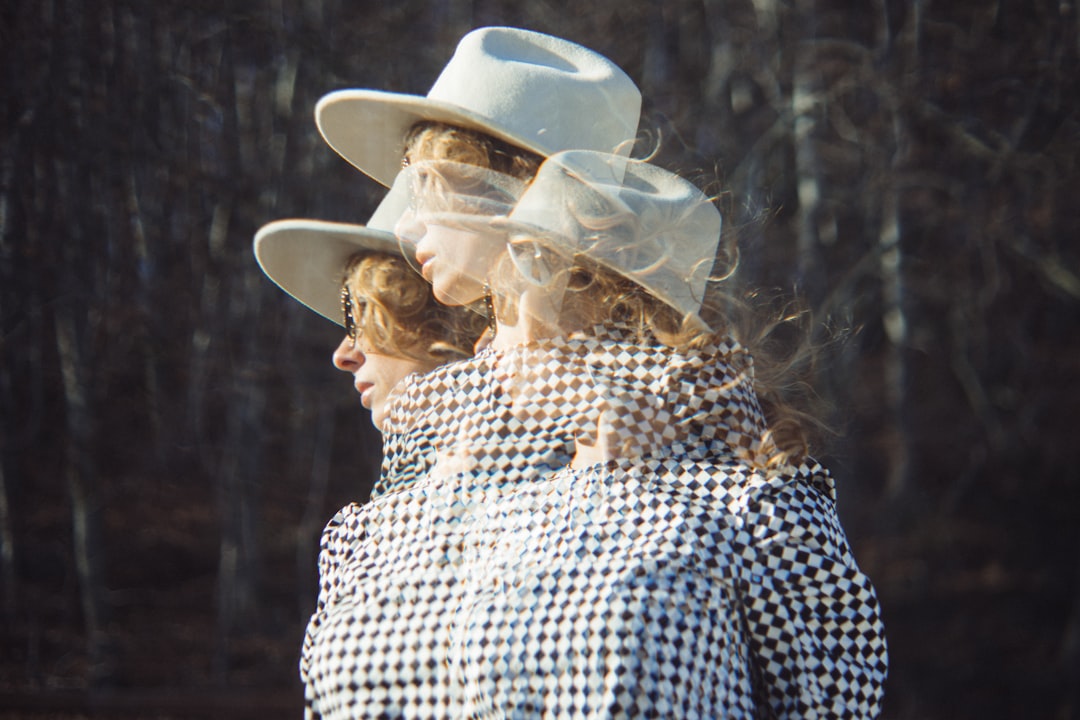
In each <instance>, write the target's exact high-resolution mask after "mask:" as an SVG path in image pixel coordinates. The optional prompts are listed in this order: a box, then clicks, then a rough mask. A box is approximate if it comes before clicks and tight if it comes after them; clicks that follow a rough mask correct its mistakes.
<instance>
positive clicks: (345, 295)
mask: <svg viewBox="0 0 1080 720" xmlns="http://www.w3.org/2000/svg"><path fill="white" fill-rule="evenodd" d="M341 314H342V315H343V316H345V334H346V335H348V336H349V337H350V338H351V339H352V341H353V345H355V344H356V343H357V342H359V341H360V330H359V328H357V326H356V316H354V315H353V303H352V293H350V292H349V286H348V285H342V286H341Z"/></svg>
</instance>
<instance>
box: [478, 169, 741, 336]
mask: <svg viewBox="0 0 1080 720" xmlns="http://www.w3.org/2000/svg"><path fill="white" fill-rule="evenodd" d="M497 224H498V225H500V226H502V227H504V228H505V229H506V230H507V231H508V232H510V233H511V234H523V235H526V236H533V237H535V238H536V239H538V240H540V241H541V242H542V243H545V244H548V245H550V246H552V247H553V249H556V250H557V251H558V250H561V251H564V252H569V253H572V254H582V255H585V256H587V257H589V258H590V259H592V260H594V261H595V262H597V263H599V264H601V265H604V266H606V267H607V268H609V269H610V270H613V271H614V272H616V273H618V274H620V275H622V276H624V277H627V278H629V279H631V280H633V281H634V282H636V283H638V284H639V285H641V286H642V287H644V288H645V289H646V290H648V291H649V292H650V293H652V294H653V295H654V296H656V297H657V298H659V299H660V300H662V301H664V302H666V303H667V304H669V305H671V306H672V307H673V308H675V309H676V310H678V311H679V312H680V313H682V314H683V315H684V316H686V317H689V318H691V319H692V320H693V321H695V322H696V323H697V324H699V325H700V326H702V327H708V326H707V324H706V323H705V322H704V320H703V319H702V318H701V305H702V301H703V300H704V297H705V292H706V289H707V285H708V281H709V278H710V275H711V271H712V265H713V262H714V261H715V259H716V253H717V250H718V248H719V244H720V230H721V225H722V218H721V216H720V211H719V210H718V209H717V208H716V205H715V204H713V202H712V201H711V199H710V198H709V197H708V196H706V195H705V194H704V193H703V192H701V190H699V189H698V188H697V186H695V185H694V184H693V183H691V182H690V181H689V180H686V179H685V178H682V177H680V176H679V175H676V174H675V173H672V172H670V171H668V170H665V169H663V168H661V167H658V166H656V165H652V164H651V163H647V162H644V161H642V160H631V159H628V158H625V157H621V156H617V155H612V154H608V153H596V152H590V151H580V150H578V151H568V152H563V153H557V154H555V155H552V156H551V157H550V158H548V159H547V160H546V161H545V162H544V163H543V165H541V166H540V170H539V171H538V172H537V174H536V177H535V178H534V179H533V181H532V183H531V184H530V185H529V186H528V188H527V189H526V190H525V192H524V194H523V195H522V196H521V198H520V199H519V201H518V203H517V205H516V206H515V208H514V210H513V212H511V213H510V215H509V217H508V218H507V219H506V220H505V221H499V222H498V223H497Z"/></svg>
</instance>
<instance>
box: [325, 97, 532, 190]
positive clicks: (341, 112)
mask: <svg viewBox="0 0 1080 720" xmlns="http://www.w3.org/2000/svg"><path fill="white" fill-rule="evenodd" d="M421 121H433V122H442V123H447V124H449V125H457V126H459V127H464V128H467V129H470V130H479V131H481V132H483V133H485V134H487V135H491V136H493V137H495V138H498V139H500V140H504V141H506V142H508V143H510V144H511V145H515V146H517V147H520V148H523V149H525V150H530V151H532V152H535V153H537V154H538V155H541V156H544V157H547V156H548V155H550V154H551V148H548V147H546V146H544V145H543V144H539V143H537V142H535V141H533V140H530V139H529V138H527V137H524V136H522V135H519V134H516V133H514V132H511V131H509V130H507V129H506V128H503V127H501V126H499V125H497V124H494V123H492V122H491V120H490V119H488V118H486V117H484V116H482V115H479V114H477V113H474V112H471V111H469V110H465V109H464V108H461V107H458V106H456V105H452V104H450V103H445V102H441V101H439V100H431V99H429V98H427V97H424V96H422V95H406V94H401V93H392V92H384V91H381V90H338V91H336V92H332V93H329V94H327V95H324V96H323V97H322V98H321V99H320V100H319V102H318V104H317V105H316V106H315V124H316V125H317V126H318V128H319V132H320V133H321V134H322V136H323V139H324V140H326V143H327V144H328V145H329V146H330V147H332V148H333V149H334V150H335V151H336V152H337V153H338V154H339V155H341V156H342V157H343V158H345V159H346V160H348V161H349V162H350V163H352V164H353V165H354V166H355V167H356V168H357V169H358V170H360V171H361V172H363V173H364V174H365V175H368V176H369V177H371V178H373V179H374V180H376V181H378V182H380V183H382V184H383V185H387V186H389V185H390V183H392V182H393V180H394V177H395V176H396V175H397V173H398V171H399V170H401V156H402V153H403V152H404V149H405V134H406V133H407V132H408V131H409V129H410V128H411V127H412V126H413V125H415V124H416V123H417V122H421Z"/></svg>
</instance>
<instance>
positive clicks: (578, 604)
mask: <svg viewBox="0 0 1080 720" xmlns="http://www.w3.org/2000/svg"><path fill="white" fill-rule="evenodd" d="M451 138H453V139H451ZM472 138H474V134H473V133H470V132H468V131H465V130H463V129H461V128H454V127H447V126H439V125H436V124H431V123H424V124H421V125H419V126H417V127H416V128H415V130H414V132H413V133H412V134H411V135H410V137H409V141H408V142H407V149H406V156H405V157H406V160H407V163H406V164H407V166H408V168H409V170H407V172H415V173H416V174H417V175H418V176H419V177H418V179H417V180H416V181H414V183H413V186H414V193H416V194H418V195H419V196H420V197H417V198H414V202H413V207H414V211H413V214H412V216H408V215H407V216H406V217H405V218H404V219H403V221H402V222H400V223H399V226H398V227H399V234H404V235H405V236H406V237H405V240H406V241H407V242H406V244H407V245H414V246H415V248H416V254H417V261H418V262H419V263H420V264H421V265H422V267H423V270H424V273H425V276H426V277H427V278H428V279H429V280H431V282H432V283H433V285H434V286H435V288H436V295H437V296H438V297H441V298H442V299H446V298H450V299H451V300H453V301H455V302H458V303H470V302H475V301H477V300H482V299H484V296H485V295H487V296H488V297H487V302H489V303H490V305H491V306H492V307H493V309H494V313H493V316H494V317H495V318H496V319H497V320H496V324H495V327H494V328H493V330H494V332H495V335H494V339H493V341H492V343H491V348H490V350H489V351H485V352H483V353H481V354H480V355H478V356H477V357H476V358H474V359H472V360H469V361H466V362H465V363H463V364H462V363H459V364H455V365H454V366H449V367H447V368H445V369H444V370H443V371H436V372H435V373H432V374H431V375H429V376H427V377H425V378H424V379H422V380H421V381H419V382H414V383H406V387H405V389H404V390H403V392H402V395H401V397H400V398H399V400H398V401H397V402H395V404H394V406H393V408H392V409H391V413H390V415H391V418H394V417H395V415H396V416H398V417H402V418H404V417H416V416H424V415H432V416H439V417H453V418H454V419H455V422H453V423H449V424H448V426H447V427H449V428H453V430H448V431H446V432H444V433H443V434H442V436H441V437H437V438H431V437H428V438H427V441H428V443H429V444H430V445H431V446H432V447H434V448H436V456H437V457H436V459H435V461H434V463H433V465H432V469H431V472H430V473H429V474H430V475H431V476H434V477H440V476H443V477H446V478H448V479H451V480H452V481H454V482H458V483H460V482H462V481H463V478H471V479H472V481H474V482H480V483H486V484H487V485H492V484H494V481H493V480H492V479H491V478H492V477H502V478H504V480H505V482H504V484H503V485H502V486H501V487H500V488H499V491H498V492H491V491H489V492H487V493H486V494H485V496H484V499H483V503H484V505H485V507H483V508H482V509H479V510H474V511H473V514H474V515H475V516H476V518H474V519H473V520H471V522H472V525H473V527H472V529H471V531H470V532H469V533H468V538H467V539H466V541H465V542H464V543H463V556H464V559H463V561H462V562H463V565H464V566H466V567H468V568H469V572H468V573H466V576H467V577H469V578H471V579H472V580H473V582H472V583H471V584H470V585H469V586H468V587H467V588H466V589H465V591H464V596H463V600H462V612H461V618H462V622H463V627H462V629H461V637H460V641H459V642H460V644H459V645H458V646H457V647H456V654H455V655H454V656H453V657H454V659H455V661H456V662H457V663H458V665H459V666H460V668H461V670H460V671H461V672H462V674H463V675H464V676H465V681H466V684H467V687H468V692H467V694H466V698H467V703H466V709H467V711H468V712H469V713H471V715H470V716H471V717H489V716H491V717H495V716H499V715H500V713H502V712H506V713H507V714H508V715H514V714H515V712H516V713H518V714H520V715H521V716H529V715H530V713H539V714H543V713H547V714H560V713H567V712H571V709H570V708H572V710H573V712H580V713H583V714H585V715H589V716H594V717H639V716H652V715H659V714H663V715H669V714H671V715H675V716H693V715H700V716H706V717H711V716H725V717H756V716H760V715H761V714H775V716H778V717H806V716H822V717H828V716H835V717H861V716H873V715H875V714H876V713H877V712H878V710H879V703H880V697H881V690H882V683H883V681H884V676H885V671H886V656H885V646H884V638H883V637H882V634H881V627H880V617H879V614H878V607H877V602H876V598H875V596H874V592H873V588H872V587H871V586H870V584H869V581H868V580H867V579H866V578H865V576H863V575H862V574H861V573H859V571H858V568H857V566H856V565H855V563H854V560H853V558H852V557H851V554H850V551H849V550H848V549H847V545H846V541H845V540H844V537H843V532H842V530H841V528H840V526H839V523H838V521H837V518H836V515H835V508H834V505H833V488H832V481H831V479H830V478H829V477H828V475H827V473H825V471H824V470H822V469H821V468H820V467H818V466H816V464H814V463H813V462H812V461H811V460H810V459H809V458H808V457H806V456H805V447H806V442H805V433H803V432H801V429H800V428H799V426H798V425H792V423H791V422H790V421H787V422H785V423H784V424H783V425H781V423H779V422H777V420H778V419H780V418H784V419H785V420H787V419H788V418H790V417H793V416H795V413H794V412H791V411H789V410H788V408H784V407H777V406H776V405H775V404H773V405H772V406H771V407H770V413H771V415H772V417H773V419H774V422H773V424H772V426H771V428H772V429H770V423H768V422H767V421H766V419H765V415H764V414H763V412H762V410H761V407H760V405H759V402H758V398H757V393H756V392H755V382H754V372H753V364H752V360H751V357H750V355H749V354H748V353H747V352H746V351H745V350H744V349H742V347H741V346H740V345H739V344H738V343H737V342H736V341H735V340H734V339H733V338H731V337H730V335H729V334H728V333H727V332H720V333H716V332H712V331H710V330H709V329H708V328H707V327H706V326H705V324H704V321H703V320H702V319H701V315H700V311H701V300H702V297H703V295H704V291H705V279H706V278H707V277H708V275H709V268H707V267H705V265H704V264H703V261H708V263H709V264H710V265H711V260H712V258H713V257H714V255H715V250H716V238H717V236H718V232H719V216H718V215H716V213H715V209H713V208H712V206H711V205H710V204H708V202H707V200H706V199H705V198H704V197H702V196H700V194H697V197H696V198H695V192H694V191H693V190H692V189H691V188H690V187H689V184H688V183H681V181H679V180H678V178H675V177H674V176H670V175H667V174H665V173H663V172H662V171H659V170H658V169H657V168H653V167H651V166H648V165H647V164H644V163H635V162H630V161H626V160H624V159H622V158H619V157H617V156H611V155H606V156H605V155H598V154H596V153H562V154H559V155H555V156H552V157H551V158H549V159H548V160H546V161H545V162H544V164H543V165H542V166H541V168H540V170H539V172H538V173H537V175H536V177H535V178H534V179H533V180H532V182H531V184H530V185H529V187H528V189H527V190H526V191H525V193H524V195H523V197H522V198H521V200H520V201H519V202H518V203H517V204H516V206H515V207H514V209H513V211H512V212H511V213H510V214H509V218H508V219H500V218H493V219H491V221H489V222H488V227H487V229H486V232H485V230H484V228H483V221H482V220H480V219H479V218H478V217H476V216H475V215H474V214H473V213H471V212H469V210H471V209H472V208H471V207H470V204H469V201H468V198H469V196H470V195H471V194H472V193H475V192H476V189H477V188H484V189H485V190H486V188H489V187H491V186H492V185H494V184H496V181H495V180H494V179H491V178H489V179H487V180H485V179H484V173H483V172H480V171H473V172H471V173H470V172H469V171H467V170H465V169H463V168H461V167H460V166H459V162H458V161H460V160H461V159H462V158H465V157H468V156H469V155H470V153H469V152H468V150H467V149H466V148H462V147H459V145H460V144H465V145H468V144H470V143H471V142H472ZM480 140H481V141H483V138H480ZM479 145H480V146H481V147H482V146H483V142H480V143H479ZM481 155H483V153H481ZM448 158H449V160H448ZM524 160H525V161H527V160H528V156H525V158H524ZM665 175H666V177H665ZM463 178H465V179H463ZM485 194H486V193H485ZM462 208H465V210H462ZM447 228H450V229H452V230H456V231H459V232H460V231H464V232H466V233H468V234H469V235H470V236H471V237H472V239H473V240H472V242H471V244H470V245H469V247H470V248H472V249H471V250H470V253H468V257H465V258H464V262H459V261H458V256H459V255H460V250H461V247H460V246H455V242H454V241H455V240H457V239H459V238H458V237H455V236H454V234H453V233H450V232H447ZM432 236H434V237H432ZM507 237H509V238H510V240H509V242H507V240H506V238H507ZM485 238H486V244H485ZM703 241H704V243H705V245H704V246H703V245H702V242H703ZM710 242H711V247H709V243H710ZM500 248H501V251H500ZM672 248H677V249H676V250H674V251H673V250H672ZM503 318H509V322H504V321H503ZM462 365H464V366H467V367H469V368H471V369H472V372H473V377H474V378H475V381H474V382H473V383H472V384H468V383H464V384H462V383H458V384H457V386H456V388H455V393H453V394H448V393H446V392H442V391H439V392H431V389H432V388H433V387H434V388H440V389H442V388H448V384H447V383H446V382H445V381H444V379H443V376H449V375H450V374H452V375H453V376H454V377H456V378H459V379H460V378H461V377H462V375H463V373H462ZM493 388H494V390H493ZM766 390H768V388H766ZM771 394H773V395H775V393H771ZM780 427H783V428H784V429H785V430H786V432H785V433H779V434H778V433H777V432H776V431H775V430H776V428H780ZM387 433H388V437H387V440H388V444H394V443H397V442H400V437H399V436H406V437H407V436H408V434H409V430H408V428H407V427H401V426H399V425H398V424H396V423H395V422H394V421H393V420H391V422H389V423H388V426H387ZM571 455H573V458H574V459H573V460H571V459H570V456H571ZM598 462H599V464H598ZM541 477H544V478H546V479H545V481H543V482H536V480H538V479H539V478H541ZM525 479H528V480H531V482H522V481H523V480H525ZM466 482H467V481H466ZM672 518H675V519H674V520H673V519H672ZM628 539H629V540H628ZM590 593H591V594H590ZM598 617H607V618H608V620H607V621H605V623H604V624H603V625H601V626H596V624H595V622H596V619H597V618H598ZM736 619H737V621H736ZM590 630H591V632H590ZM658 633H659V635H660V637H658V636H657V634H658ZM690 648H693V649H692V650H691V649H690ZM537 681H538V682H539V684H534V683H535V682H537ZM567 703H571V705H570V706H568V705H567ZM766 708H767V709H766ZM511 709H513V711H514V712H511Z"/></svg>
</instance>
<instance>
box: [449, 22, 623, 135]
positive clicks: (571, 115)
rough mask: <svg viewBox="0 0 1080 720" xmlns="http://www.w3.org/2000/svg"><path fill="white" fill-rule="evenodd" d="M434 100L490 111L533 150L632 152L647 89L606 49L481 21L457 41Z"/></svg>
mask: <svg viewBox="0 0 1080 720" xmlns="http://www.w3.org/2000/svg"><path fill="white" fill-rule="evenodd" d="M428 99H430V100H436V101H439V102H444V103H447V104H450V105H456V106H458V107H460V108H462V109H464V110H468V111H470V112H472V113H474V114H476V115H478V116H481V117H484V118H487V119H488V120H489V121H490V122H491V125H492V126H493V127H492V129H493V130H495V131H496V132H498V133H499V134H506V133H510V134H512V135H514V136H515V137H516V139H517V142H519V143H522V144H527V145H528V147H529V149H532V150H537V151H539V152H540V153H541V154H544V155H549V154H551V153H554V152H559V151H560V150H570V149H585V150H599V151H603V152H620V151H621V152H623V153H629V150H630V146H631V145H632V144H633V140H634V136H635V134H636V133H637V124H638V116H639V115H640V112H641V93H640V91H639V90H638V89H637V86H636V85H634V82H633V80H631V79H630V78H629V77H628V76H627V75H626V73H624V72H623V71H622V70H621V69H619V67H618V66H616V65H615V64H614V63H612V62H611V61H610V60H608V59H607V58H605V57H604V56H603V55H600V54H598V53H595V52H593V51H592V50H589V49H588V48H584V47H582V46H581V45H577V44H576V43H572V42H569V41H567V40H563V39H561V38H556V37H552V36H550V35H544V34H543V33H537V32H531V31H528V30H519V29H516V28H482V29H480V30H475V31H473V32H471V33H469V34H468V35H466V36H465V37H464V38H462V40H461V42H460V43H459V44H458V48H457V50H456V51H455V53H454V56H453V57H452V58H451V59H450V62H449V63H447V65H446V67H445V68H444V69H443V72H442V74H441V75H440V76H439V78H438V80H436V81H435V84H434V85H433V86H432V88H431V91H430V92H429V93H428Z"/></svg>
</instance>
